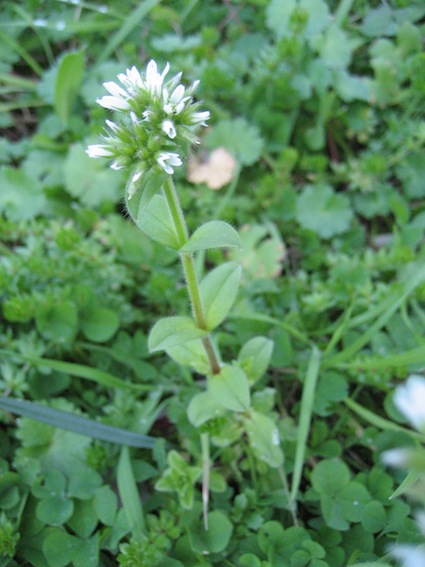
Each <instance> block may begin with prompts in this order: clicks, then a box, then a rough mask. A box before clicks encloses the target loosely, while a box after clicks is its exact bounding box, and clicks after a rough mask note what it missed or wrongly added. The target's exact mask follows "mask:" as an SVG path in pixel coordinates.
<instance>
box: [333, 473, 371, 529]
mask: <svg viewBox="0 0 425 567" xmlns="http://www.w3.org/2000/svg"><path fill="white" fill-rule="evenodd" d="M336 496H337V498H338V499H339V500H340V502H341V510H342V513H343V515H344V518H345V519H346V520H348V521H349V522H360V520H361V519H362V516H363V513H364V505H365V504H367V502H370V501H371V499H372V497H371V495H370V494H369V492H368V491H367V489H366V488H365V486H364V485H363V484H360V483H359V482H354V481H350V482H349V483H348V484H347V485H346V486H344V487H343V488H342V489H341V490H340V491H339V492H338V494H337V495H336Z"/></svg>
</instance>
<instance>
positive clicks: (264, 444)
mask: <svg viewBox="0 0 425 567" xmlns="http://www.w3.org/2000/svg"><path fill="white" fill-rule="evenodd" d="M244 425H245V429H246V432H247V434H248V438H249V444H250V446H251V448H252V451H253V453H254V455H255V456H256V457H257V458H258V459H260V460H261V461H264V462H265V463H267V464H268V465H269V466H270V467H280V465H282V463H283V452H282V449H281V448H280V439H279V430H278V429H277V427H276V423H275V422H274V421H273V420H272V419H271V418H270V417H268V416H267V415H263V414H261V413H258V412H256V411H251V412H250V414H249V416H247V417H246V418H244Z"/></svg>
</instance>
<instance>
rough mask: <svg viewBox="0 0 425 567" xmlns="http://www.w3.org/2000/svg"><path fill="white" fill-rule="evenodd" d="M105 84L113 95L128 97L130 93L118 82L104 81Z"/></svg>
mask: <svg viewBox="0 0 425 567" xmlns="http://www.w3.org/2000/svg"><path fill="white" fill-rule="evenodd" d="M103 86H104V87H105V89H106V90H107V91H108V93H109V94H111V95H112V96H116V97H121V98H124V99H127V98H128V94H127V93H126V92H125V90H124V89H123V88H121V87H120V86H119V85H117V83H114V82H113V81H109V82H107V83H103Z"/></svg>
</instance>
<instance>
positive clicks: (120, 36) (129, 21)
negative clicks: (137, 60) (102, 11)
mask: <svg viewBox="0 0 425 567" xmlns="http://www.w3.org/2000/svg"><path fill="white" fill-rule="evenodd" d="M159 2H160V0H145V1H144V2H141V3H140V4H139V5H138V6H137V8H136V9H135V10H133V11H132V12H131V14H129V15H128V16H127V18H126V19H125V20H124V23H123V25H122V26H121V28H120V29H119V30H118V31H117V32H115V33H114V35H113V36H112V37H111V39H110V40H109V41H108V43H107V45H106V47H105V49H104V50H103V52H102V54H101V56H100V57H99V58H98V61H97V62H98V63H102V62H103V61H106V60H107V59H108V58H109V57H110V56H111V55H112V53H113V52H114V51H115V50H116V49H117V47H119V46H120V45H121V43H122V42H123V41H124V40H125V38H126V37H127V36H128V35H129V34H130V33H131V32H132V31H133V30H134V28H135V27H137V26H138V25H139V24H140V22H141V21H142V20H143V18H144V17H145V16H146V15H147V14H148V13H149V12H150V10H151V9H152V8H153V7H154V6H156V5H157V4H159Z"/></svg>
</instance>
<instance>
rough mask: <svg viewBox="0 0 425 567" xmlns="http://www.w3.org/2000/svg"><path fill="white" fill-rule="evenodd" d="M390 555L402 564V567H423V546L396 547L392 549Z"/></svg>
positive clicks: (424, 559)
mask: <svg viewBox="0 0 425 567" xmlns="http://www.w3.org/2000/svg"><path fill="white" fill-rule="evenodd" d="M391 555H393V557H395V558H397V559H399V560H400V561H401V562H402V566H403V567H424V565H425V549H424V547H423V546H421V547H420V546H418V547H414V546H413V545H397V546H395V547H394V548H393V549H392V552H391Z"/></svg>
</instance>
